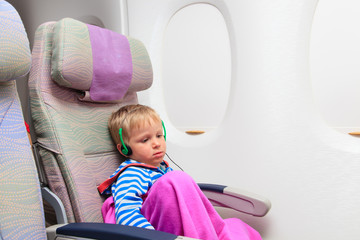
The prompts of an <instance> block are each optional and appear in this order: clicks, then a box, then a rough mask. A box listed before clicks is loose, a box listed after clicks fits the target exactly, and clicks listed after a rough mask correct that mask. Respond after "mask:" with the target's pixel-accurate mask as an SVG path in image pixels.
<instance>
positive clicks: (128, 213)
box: [111, 159, 173, 229]
mask: <svg viewBox="0 0 360 240" xmlns="http://www.w3.org/2000/svg"><path fill="white" fill-rule="evenodd" d="M134 163H136V164H143V163H140V162H137V161H135V160H132V159H128V160H126V161H124V162H123V163H122V164H121V165H120V167H119V168H118V169H117V170H116V171H115V173H114V174H113V175H112V176H114V175H116V174H117V173H118V172H119V171H121V169H122V168H124V167H126V166H127V165H129V164H134ZM144 165H145V164H144ZM170 171H173V169H172V168H171V167H168V166H167V164H166V163H165V162H162V163H161V164H160V167H158V168H155V167H154V168H152V169H150V168H146V167H137V166H131V167H128V168H126V169H125V170H124V172H122V173H121V174H120V176H119V177H118V179H117V181H116V182H114V183H113V184H112V186H111V192H112V195H113V197H114V203H115V217H116V223H118V224H123V225H129V226H136V227H142V228H148V229H154V227H153V226H151V224H150V223H149V222H148V221H147V220H146V218H145V217H144V216H143V215H142V214H141V212H140V209H141V207H142V203H143V199H142V196H143V195H145V194H146V193H147V192H148V191H149V189H150V188H151V186H152V185H153V184H154V183H155V181H156V180H158V179H159V178H160V177H161V176H163V175H164V174H165V173H167V172H170Z"/></svg>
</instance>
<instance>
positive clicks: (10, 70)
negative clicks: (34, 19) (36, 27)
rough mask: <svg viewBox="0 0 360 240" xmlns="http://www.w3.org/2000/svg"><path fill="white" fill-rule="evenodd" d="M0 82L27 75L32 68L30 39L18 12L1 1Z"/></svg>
mask: <svg viewBox="0 0 360 240" xmlns="http://www.w3.org/2000/svg"><path fill="white" fill-rule="evenodd" d="M0 31H1V33H0V82H6V81H9V80H14V79H16V78H19V77H21V76H24V75H26V74H27V73H28V72H29V70H30V66H31V52H30V47H29V39H28V37H27V35H26V32H25V28H24V25H23V23H22V21H21V18H20V16H19V14H18V12H17V11H16V10H15V8H14V7H13V6H11V5H10V4H9V3H8V2H6V1H0Z"/></svg>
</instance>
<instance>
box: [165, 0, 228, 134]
mask: <svg viewBox="0 0 360 240" xmlns="http://www.w3.org/2000/svg"><path fill="white" fill-rule="evenodd" d="M199 13H201V17H200V14H199ZM162 59H163V76H162V78H163V81H164V83H163V84H164V89H165V90H166V91H165V92H164V96H165V104H166V110H167V112H168V114H169V118H170V120H171V121H172V123H173V124H174V126H176V127H177V128H178V129H179V130H183V131H190V132H189V133H197V130H201V131H205V132H206V131H208V130H211V129H214V128H216V127H217V126H218V125H219V124H220V123H221V121H222V119H223V117H224V114H225V112H226V109H227V104H228V98H229V92H230V84H231V53H230V41H229V33H228V30H227V26H226V23H225V20H224V17H223V15H222V14H221V12H220V11H219V10H218V9H217V8H215V7H214V6H212V5H210V4H193V5H189V6H187V7H185V8H183V9H181V10H179V11H178V12H177V13H176V14H175V15H174V16H173V17H172V18H171V20H170V22H169V23H168V26H167V29H166V31H165V36H164V45H163V58H162ZM201 131H200V132H201Z"/></svg>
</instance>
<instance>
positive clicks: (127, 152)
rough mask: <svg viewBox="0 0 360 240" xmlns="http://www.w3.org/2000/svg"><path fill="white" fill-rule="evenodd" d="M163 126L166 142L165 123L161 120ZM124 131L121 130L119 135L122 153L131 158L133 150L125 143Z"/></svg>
mask: <svg viewBox="0 0 360 240" xmlns="http://www.w3.org/2000/svg"><path fill="white" fill-rule="evenodd" d="M161 124H162V126H163V129H164V139H165V141H166V129H165V124H164V122H163V121H162V120H161ZM122 131H123V129H122V128H120V129H119V135H120V141H121V152H122V153H123V154H124V155H125V156H131V154H132V150H131V148H130V146H127V145H126V144H125V143H124V139H123V136H122Z"/></svg>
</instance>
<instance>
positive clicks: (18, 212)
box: [0, 0, 46, 239]
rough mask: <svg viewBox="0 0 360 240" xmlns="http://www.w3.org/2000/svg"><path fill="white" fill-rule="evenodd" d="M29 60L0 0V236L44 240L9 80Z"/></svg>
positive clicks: (19, 28)
mask: <svg viewBox="0 0 360 240" xmlns="http://www.w3.org/2000/svg"><path fill="white" fill-rule="evenodd" d="M30 64H31V55H30V49H29V41H28V38H27V35H26V33H25V29H24V26H23V24H22V21H21V19H20V17H19V15H18V13H17V12H16V10H15V9H14V8H13V7H12V6H11V5H10V4H9V3H7V2H6V1H1V0H0V239H46V233H45V223H44V216H43V211H42V199H41V194H40V186H39V182H38V176H37V172H36V167H35V163H34V159H33V155H32V151H31V147H30V143H29V139H28V137H27V133H26V128H25V125H24V118H23V115H22V110H21V104H20V101H19V97H18V93H17V89H16V83H15V79H16V78H19V77H21V76H24V75H26V74H27V73H28V71H29V69H30Z"/></svg>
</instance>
